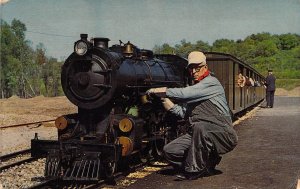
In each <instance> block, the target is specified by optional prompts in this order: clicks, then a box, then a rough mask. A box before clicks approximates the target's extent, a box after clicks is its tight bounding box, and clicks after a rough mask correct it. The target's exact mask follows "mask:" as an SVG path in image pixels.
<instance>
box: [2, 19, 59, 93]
mask: <svg viewBox="0 0 300 189" xmlns="http://www.w3.org/2000/svg"><path fill="white" fill-rule="evenodd" d="M0 27H1V33H0V36H1V49H0V50H1V60H0V61H1V64H0V66H1V67H0V98H5V97H10V96H12V95H18V96H20V97H24V98H27V97H33V96H36V95H44V96H57V95H61V94H63V93H62V90H61V84H60V67H61V65H62V63H61V62H58V61H57V60H56V59H53V58H51V57H47V56H46V53H45V52H46V48H45V47H44V45H43V44H39V45H38V46H37V48H36V50H34V49H32V48H31V46H30V42H29V41H27V40H26V39H25V32H26V26H25V24H23V23H22V22H21V21H19V20H16V19H14V20H13V21H12V22H11V25H9V24H7V23H6V22H5V21H3V20H1V25H0ZM45 70H46V71H45Z"/></svg>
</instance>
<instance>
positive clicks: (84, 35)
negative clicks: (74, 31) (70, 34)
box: [80, 33, 88, 41]
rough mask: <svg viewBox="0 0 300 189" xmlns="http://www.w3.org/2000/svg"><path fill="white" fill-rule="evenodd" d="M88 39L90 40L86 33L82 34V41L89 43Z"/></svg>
mask: <svg viewBox="0 0 300 189" xmlns="http://www.w3.org/2000/svg"><path fill="white" fill-rule="evenodd" d="M87 38H88V34H85V33H82V34H80V39H81V40H85V41H87Z"/></svg>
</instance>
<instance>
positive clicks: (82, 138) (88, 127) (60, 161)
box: [31, 34, 188, 181]
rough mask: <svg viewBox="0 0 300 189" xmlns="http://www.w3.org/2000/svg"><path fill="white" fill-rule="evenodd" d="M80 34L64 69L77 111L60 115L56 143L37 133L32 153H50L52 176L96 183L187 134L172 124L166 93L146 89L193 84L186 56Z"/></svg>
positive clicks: (63, 80) (66, 86) (65, 84)
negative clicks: (150, 93) (154, 93)
mask: <svg viewBox="0 0 300 189" xmlns="http://www.w3.org/2000/svg"><path fill="white" fill-rule="evenodd" d="M80 37H81V39H80V40H78V41H77V42H75V44H74V52H73V53H72V54H71V55H70V56H69V57H68V58H67V59H66V61H65V63H64V65H63V66H62V70H61V84H62V88H63V91H64V93H65V95H66V96H67V98H68V99H69V100H70V101H71V102H72V103H73V104H75V105H76V106H77V107H78V113H75V114H69V115H63V116H60V117H58V118H57V119H56V120H55V125H56V127H57V131H58V139H57V140H40V139H38V137H37V136H36V137H35V138H34V139H33V140H32V141H31V150H32V152H31V155H32V156H33V157H46V164H45V176H46V177H58V178H60V179H62V180H77V181H79V180H84V181H86V180H87V181H91V180H96V181H97V180H99V179H101V178H107V177H108V178H110V177H112V176H113V174H114V172H115V170H116V169H117V168H118V167H119V166H120V164H124V162H128V161H129V160H131V159H133V157H138V158H139V159H140V160H141V161H147V160H149V158H151V157H157V156H160V155H161V151H162V148H163V145H164V144H165V143H166V142H167V141H168V140H171V139H172V138H173V137H176V135H177V133H179V132H184V126H182V128H179V127H177V128H174V127H172V125H177V121H178V120H177V119H176V118H174V117H172V115H169V114H167V113H166V112H165V111H164V108H163V107H162V105H161V102H160V98H155V97H150V98H149V97H148V96H147V95H146V94H145V92H146V91H147V90H148V89H149V88H153V87H162V86H165V87H183V86H186V85H187V83H188V81H187V80H186V79H185V78H186V77H185V76H186V73H185V67H186V65H187V61H186V59H184V58H182V57H180V56H176V55H155V54H153V52H152V51H150V50H145V49H139V48H137V47H136V46H135V45H133V44H131V43H130V42H128V43H125V44H124V43H123V42H121V41H120V44H118V45H113V46H111V47H109V46H108V41H109V39H108V38H93V39H90V40H88V36H87V34H81V35H80ZM175 122H176V123H175ZM183 125H184V124H183Z"/></svg>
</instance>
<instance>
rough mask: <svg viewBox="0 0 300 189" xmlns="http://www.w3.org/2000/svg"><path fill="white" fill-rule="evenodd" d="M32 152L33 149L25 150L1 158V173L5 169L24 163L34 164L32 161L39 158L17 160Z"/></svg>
mask: <svg viewBox="0 0 300 189" xmlns="http://www.w3.org/2000/svg"><path fill="white" fill-rule="evenodd" d="M30 151H31V149H25V150H21V151H17V152H14V153H10V154H6V155H3V156H0V162H1V163H0V172H2V171H3V170H5V169H9V168H11V167H14V166H18V165H21V164H23V163H28V162H32V161H34V160H36V159H37V158H32V157H29V158H26V157H25V158H24V159H22V160H18V159H17V158H18V157H20V158H22V156H25V155H26V154H30ZM10 161H11V162H10Z"/></svg>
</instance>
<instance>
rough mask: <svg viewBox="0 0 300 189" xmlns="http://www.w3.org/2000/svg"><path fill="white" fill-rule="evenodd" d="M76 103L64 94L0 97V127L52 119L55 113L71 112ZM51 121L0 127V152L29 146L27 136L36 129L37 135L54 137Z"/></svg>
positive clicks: (48, 137) (58, 114)
mask: <svg viewBox="0 0 300 189" xmlns="http://www.w3.org/2000/svg"><path fill="white" fill-rule="evenodd" d="M76 111H77V107H76V106H75V105H73V104H72V103H71V102H69V100H68V99H67V98H66V97H64V96H63V97H52V98H48V97H43V96H38V97H35V98H31V99H21V98H19V97H17V96H12V97H10V98H8V99H0V127H3V126H7V125H14V124H21V123H30V122H36V121H43V120H51V119H55V118H57V117H58V116H61V115H64V114H69V113H75V112H76ZM53 126H54V123H53V122H50V123H44V124H42V125H38V124H34V125H29V126H25V127H16V128H6V129H1V130H0V155H1V154H2V155H3V154H7V153H11V152H14V151H18V150H21V149H26V148H29V147H30V140H31V139H32V138H33V137H34V134H35V133H38V136H39V138H40V139H55V138H56V137H57V132H56V128H55V127H53Z"/></svg>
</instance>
